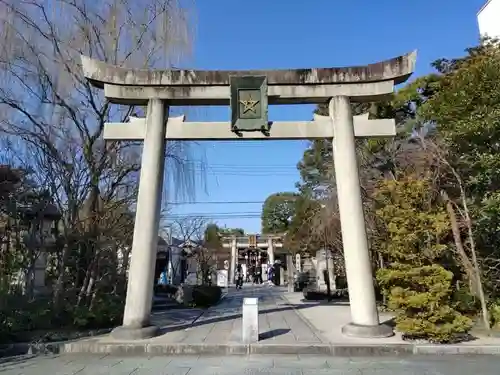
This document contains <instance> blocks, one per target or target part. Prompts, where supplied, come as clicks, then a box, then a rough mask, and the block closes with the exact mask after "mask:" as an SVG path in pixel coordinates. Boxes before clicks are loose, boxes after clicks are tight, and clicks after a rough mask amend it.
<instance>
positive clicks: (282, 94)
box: [81, 51, 417, 105]
mask: <svg viewBox="0 0 500 375" xmlns="http://www.w3.org/2000/svg"><path fill="white" fill-rule="evenodd" d="M416 57H417V53H416V51H413V52H410V53H408V54H405V55H401V56H398V57H395V58H392V59H388V60H385V61H380V62H376V63H373V64H368V65H364V66H352V67H338V68H308V69H276V70H246V71H245V70H234V71H231V70H190V69H178V70H174V69H165V70H159V69H157V70H147V69H131V68H126V67H120V66H116V65H110V64H107V63H104V62H102V61H99V60H95V59H91V58H89V57H86V56H81V60H82V67H83V74H84V76H85V78H87V79H88V80H89V82H90V83H91V84H92V85H94V86H96V87H98V88H101V89H102V88H103V89H104V90H105V95H106V97H107V98H108V100H110V101H111V102H113V103H120V104H138V105H142V104H144V103H145V97H150V98H151V97H159V98H161V99H165V100H167V99H168V100H169V105H186V104H190V105H227V104H228V102H229V95H228V93H229V91H228V90H229V85H230V81H231V77H235V76H236V77H238V76H239V77H242V76H265V77H266V78H267V85H268V86H269V104H301V103H316V104H319V103H325V102H326V101H327V100H328V98H329V97H331V96H332V95H331V93H332V89H333V87H332V86H337V87H336V88H335V90H334V91H336V95H347V96H350V97H351V100H352V101H358V102H363V101H370V102H371V101H374V98H379V99H380V97H381V96H386V95H389V94H392V92H393V87H394V85H397V84H400V83H403V82H405V81H406V80H407V79H408V78H409V77H410V75H411V74H412V73H413V71H414V69H415V63H416ZM297 86H300V87H303V88H304V89H303V92H302V93H298V92H297V90H293V89H294V88H296V87H297ZM314 86H316V87H314ZM139 88H140V91H137V90H138V89H139ZM207 89H208V90H209V91H208V92H207V91H206V90H207ZM182 90H184V91H182ZM186 90H187V92H186ZM204 90H205V91H204ZM337 92H338V93H337Z"/></svg>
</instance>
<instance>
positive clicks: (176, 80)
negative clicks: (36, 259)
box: [82, 53, 416, 339]
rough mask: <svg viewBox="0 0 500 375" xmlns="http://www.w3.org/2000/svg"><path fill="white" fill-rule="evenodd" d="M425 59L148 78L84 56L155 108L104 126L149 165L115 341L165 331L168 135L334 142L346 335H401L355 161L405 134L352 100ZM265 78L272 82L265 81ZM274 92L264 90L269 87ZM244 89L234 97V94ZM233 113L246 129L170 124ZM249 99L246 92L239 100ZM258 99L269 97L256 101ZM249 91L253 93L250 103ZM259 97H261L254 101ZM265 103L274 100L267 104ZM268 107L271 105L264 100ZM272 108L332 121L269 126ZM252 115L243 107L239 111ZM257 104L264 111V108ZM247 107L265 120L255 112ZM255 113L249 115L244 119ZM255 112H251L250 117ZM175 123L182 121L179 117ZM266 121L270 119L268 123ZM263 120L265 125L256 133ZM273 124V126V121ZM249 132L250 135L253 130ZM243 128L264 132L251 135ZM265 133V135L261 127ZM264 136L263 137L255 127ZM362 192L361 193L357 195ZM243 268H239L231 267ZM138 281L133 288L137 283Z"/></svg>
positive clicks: (130, 100)
mask: <svg viewBox="0 0 500 375" xmlns="http://www.w3.org/2000/svg"><path fill="white" fill-rule="evenodd" d="M415 59H416V54H415V53H410V54H408V55H405V56H399V57H397V58H394V59H391V60H388V61H383V62H379V63H375V64H370V65H367V66H358V67H347V68H325V69H296V70H282V71H261V72H255V71H238V72H235V71H231V72H229V71H226V72H224V71H217V72H206V71H191V70H180V71H172V70H164V71H155V72H148V71H144V70H134V69H127V68H123V67H117V66H110V65H107V64H105V63H102V62H99V61H95V60H91V59H88V58H86V57H82V66H83V71H84V75H85V77H86V78H87V79H88V80H89V82H90V83H92V84H93V85H94V86H96V87H98V88H104V94H105V96H106V98H107V99H108V100H109V101H110V102H112V103H118V104H133V105H145V104H147V105H148V113H147V117H146V119H138V120H136V121H134V122H131V123H115V124H113V123H111V124H106V125H105V128H104V138H105V139H107V140H114V141H127V140H129V141H144V149H143V156H142V169H141V178H140V186H139V195H138V199H137V209H136V220H135V223H136V224H135V227H134V239H133V246H132V255H131V264H130V269H129V275H130V277H129V285H128V289H127V299H126V306H125V312H124V318H123V325H122V326H121V327H118V328H117V329H115V330H114V331H113V332H112V335H113V336H114V337H115V338H121V339H141V338H145V337H148V336H153V335H154V334H156V332H157V329H156V328H155V327H152V326H151V325H150V322H149V319H150V312H151V305H152V293H153V284H154V266H155V259H156V253H157V252H156V249H157V244H158V241H157V235H158V224H159V213H160V203H161V202H160V200H161V193H162V186H163V184H162V181H163V167H164V157H165V150H164V147H165V139H177V140H229V139H239V140H245V139H246V140H257V139H258V140H264V139H274V140H276V139H325V138H327V139H334V155H335V167H336V174H337V184H338V193H339V202H340V203H341V205H340V216H341V226H342V236H343V239H342V240H343V245H344V254H345V261H346V273H347V282H348V287H349V298H350V302H351V303H350V305H351V319H352V322H351V323H350V324H348V325H347V326H345V327H343V330H342V331H343V333H344V334H346V335H350V336H359V337H386V336H389V335H391V334H392V333H393V332H392V329H391V328H390V327H388V326H385V325H381V324H380V322H379V317H378V312H377V308H376V305H375V298H374V286H373V279H372V272H371V266H370V259H369V254H368V246H367V243H366V231H365V223H364V218H363V211H362V204H361V198H360V196H358V195H359V194H358V193H359V186H358V185H359V179H358V175H359V173H358V170H357V165H356V158H355V149H354V139H355V137H388V136H389V137H390V136H394V135H395V125H394V120H392V119H383V120H370V119H368V117H367V116H354V117H353V116H352V115H351V113H350V103H351V102H374V101H377V100H382V99H386V98H388V97H390V95H391V94H392V93H393V91H394V86H395V85H397V84H400V83H403V82H405V81H406V80H407V79H408V77H409V76H410V75H411V74H412V72H413V70H414V66H415ZM235 76H236V77H246V78H245V79H248V78H250V80H255V81H259V82H265V84H264V83H262V85H261V86H260V87H257V86H256V87H253V86H252V89H251V90H248V88H246V89H245V90H243V89H242V90H239V89H238V90H233V89H235V87H233V86H232V85H231V83H230V82H231V81H232V79H233V77H235ZM262 77H264V78H265V79H264V80H262ZM264 87H265V90H266V92H264V89H263V88H264ZM233 91H234V93H233ZM233 94H236V95H235V96H234V97H235V99H236V100H235V101H234V102H231V105H232V106H233V105H234V107H233V111H232V114H233V117H234V116H236V118H237V119H238V120H237V121H236V122H238V121H240V120H241V121H240V124H241V125H244V124H243V122H246V125H244V126H243V127H239V126H237V127H236V130H235V129H234V127H235V126H234V119H232V121H231V122H225V123H224V122H222V123H199V122H186V123H184V118H183V117H182V118H177V119H169V120H168V121H167V122H166V123H165V118H166V113H167V110H166V105H167V104H168V105H169V106H171V105H186V104H191V105H228V104H229V103H230V100H229V98H230V97H231V98H232V97H233ZM240 94H241V95H242V96H238V95H240ZM253 94H257V97H260V99H262V100H255V98H253V97H252V96H251V95H253ZM243 95H247V96H246V99H245V98H244V97H243ZM252 98H253V99H252ZM264 99H265V100H264ZM264 102H265V104H266V106H263V104H264ZM267 102H268V103H269V104H303V103H312V104H314V103H316V104H319V103H327V102H328V103H330V114H329V116H324V117H323V116H317V117H315V119H314V120H313V121H296V122H272V121H271V122H269V121H267ZM241 105H244V106H245V107H244V108H245V109H243V110H241V109H239V110H237V111H235V110H234V108H236V109H237V108H238V106H239V108H241ZM256 106H260V107H259V108H258V110H256ZM247 107H248V108H249V109H251V110H252V112H255V113H258V114H256V115H255V116H254V115H253V114H252V113H247ZM245 113H246V118H244V117H245V116H241V115H242V114H245ZM249 115H250V116H249ZM171 120H172V121H171ZM264 120H265V121H264ZM257 124H262V129H260V128H255V126H256V125H257ZM270 124H271V125H270ZM245 127H246V129H244V128H245ZM238 129H239V130H242V129H244V130H254V131H251V132H248V133H241V132H239V131H238ZM259 129H260V130H262V131H261V132H259V131H258V130H259ZM255 130H257V131H255ZM351 188H352V189H351ZM231 272H233V270H231ZM132 281H133V282H132Z"/></svg>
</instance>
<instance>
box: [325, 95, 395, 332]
mask: <svg viewBox="0 0 500 375" xmlns="http://www.w3.org/2000/svg"><path fill="white" fill-rule="evenodd" d="M329 115H330V118H331V119H332V120H333V127H334V139H333V155H334V156H333V159H334V165H335V178H336V184H337V194H338V202H339V212H340V219H341V230H342V243H343V247H344V258H345V268H346V274H347V283H348V285H349V300H350V306H351V319H352V322H351V323H349V324H348V325H346V326H344V327H343V328H342V332H343V333H344V334H346V335H349V336H358V337H387V336H390V335H392V334H393V332H392V329H391V328H390V327H389V326H385V325H380V322H379V316H378V311H377V305H376V301H375V289H374V285H373V275H372V264H371V260H370V254H369V251H368V242H367V238H366V228H365V218H364V213H363V202H362V200H361V187H360V183H359V171H358V163H357V156H356V148H355V142H354V125H353V117H352V113H351V105H350V100H349V98H348V97H346V96H337V97H333V98H332V99H331V100H330V105H329Z"/></svg>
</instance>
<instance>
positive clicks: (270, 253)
mask: <svg viewBox="0 0 500 375" xmlns="http://www.w3.org/2000/svg"><path fill="white" fill-rule="evenodd" d="M267 259H268V260H269V263H271V265H272V264H274V245H273V239H272V238H268V239H267Z"/></svg>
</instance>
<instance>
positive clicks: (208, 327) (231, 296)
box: [152, 285, 325, 345]
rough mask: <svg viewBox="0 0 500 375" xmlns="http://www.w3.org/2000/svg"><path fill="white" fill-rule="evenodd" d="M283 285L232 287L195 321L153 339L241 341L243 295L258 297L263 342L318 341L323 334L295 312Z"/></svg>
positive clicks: (178, 341) (169, 341)
mask: <svg viewBox="0 0 500 375" xmlns="http://www.w3.org/2000/svg"><path fill="white" fill-rule="evenodd" d="M282 294H283V290H282V288H276V287H269V286H266V285H259V286H255V287H254V286H245V287H244V288H243V289H241V290H235V289H231V290H230V292H229V293H228V295H227V296H226V298H225V299H224V300H223V301H222V302H221V303H220V304H219V305H217V306H215V307H213V308H211V309H209V310H207V311H206V312H204V313H203V314H202V315H201V316H200V317H199V318H197V319H196V320H195V321H194V323H193V324H190V325H188V326H186V325H184V326H183V327H179V329H175V328H174V329H171V328H169V329H167V333H166V334H164V335H162V336H159V337H157V338H155V339H153V340H152V341H153V342H168V343H184V344H199V343H204V344H231V343H241V342H242V339H241V333H242V326H241V324H242V319H241V309H242V304H243V298H245V297H258V298H259V331H260V342H259V343H261V344H266V343H267V344H287V345H293V344H319V343H322V342H325V341H324V339H323V338H322V337H320V335H319V334H318V333H317V332H316V331H315V330H314V329H313V328H310V326H309V325H308V324H307V323H306V322H304V320H303V319H302V318H301V317H300V316H299V315H298V314H297V313H296V312H295V310H294V309H293V307H292V306H290V305H289V303H288V302H287V301H286V300H285V299H284V298H283V297H282Z"/></svg>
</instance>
